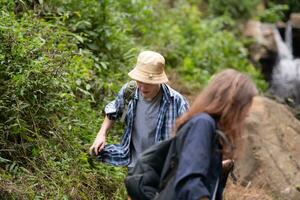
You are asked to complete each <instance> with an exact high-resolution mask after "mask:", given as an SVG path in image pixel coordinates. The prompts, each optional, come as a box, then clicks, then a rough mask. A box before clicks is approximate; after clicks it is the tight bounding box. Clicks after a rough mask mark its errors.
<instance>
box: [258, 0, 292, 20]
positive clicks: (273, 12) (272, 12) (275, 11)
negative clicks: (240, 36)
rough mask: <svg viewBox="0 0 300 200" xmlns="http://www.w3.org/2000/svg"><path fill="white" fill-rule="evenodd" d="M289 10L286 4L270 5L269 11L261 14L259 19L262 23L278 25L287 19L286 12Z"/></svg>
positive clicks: (266, 10)
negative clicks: (277, 23)
mask: <svg viewBox="0 0 300 200" xmlns="http://www.w3.org/2000/svg"><path fill="white" fill-rule="evenodd" d="M288 9H289V7H288V5H286V4H283V5H282V4H274V3H271V2H270V3H269V6H268V8H267V9H265V10H264V11H262V12H261V13H259V15H258V19H259V20H260V21H262V22H269V23H276V22H278V21H281V20H283V19H284V18H285V12H286V11H287V10H288Z"/></svg>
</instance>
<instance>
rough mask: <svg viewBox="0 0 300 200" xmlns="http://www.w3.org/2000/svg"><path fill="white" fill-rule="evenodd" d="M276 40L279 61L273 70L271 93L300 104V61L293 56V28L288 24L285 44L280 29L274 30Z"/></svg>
mask: <svg viewBox="0 0 300 200" xmlns="http://www.w3.org/2000/svg"><path fill="white" fill-rule="evenodd" d="M273 33H274V38H275V42H276V45H277V49H278V59H277V62H276V65H275V66H274V68H273V73H272V81H271V86H270V91H271V92H272V93H273V94H275V95H277V96H279V97H281V98H283V99H287V98H289V99H292V100H293V101H294V103H295V104H297V105H299V104H300V59H294V58H293V54H292V42H293V41H292V26H291V24H290V22H288V23H287V27H286V31H285V42H284V41H283V40H282V38H281V36H280V34H279V31H278V29H274V31H273Z"/></svg>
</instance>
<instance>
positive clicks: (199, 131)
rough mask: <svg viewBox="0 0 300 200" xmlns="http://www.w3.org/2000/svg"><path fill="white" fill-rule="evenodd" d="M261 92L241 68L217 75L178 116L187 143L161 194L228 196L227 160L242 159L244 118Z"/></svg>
mask: <svg viewBox="0 0 300 200" xmlns="http://www.w3.org/2000/svg"><path fill="white" fill-rule="evenodd" d="M256 95H257V89H256V87H255V85H254V83H253V82H252V81H251V79H250V78H249V77H248V76H247V75H245V74H243V73H240V72H238V71H236V70H233V69H226V70H224V71H221V72H220V73H218V74H217V75H215V77H213V79H212V80H211V81H210V83H209V84H208V86H207V87H206V88H204V90H203V91H202V92H201V93H200V94H199V96H198V97H197V98H196V99H195V101H194V103H193V104H192V106H191V107H190V109H189V110H188V111H187V112H186V113H185V114H183V115H182V116H181V117H180V118H179V119H178V120H177V122H176V128H177V130H178V131H177V136H176V137H178V139H179V141H180V146H181V148H180V149H181V150H180V152H179V156H178V164H177V169H176V172H175V175H174V177H173V178H172V179H171V180H170V181H169V183H168V184H167V188H165V189H164V190H162V191H161V192H162V193H165V194H162V193H161V194H159V196H167V197H168V198H167V199H182V200H190V199H197V200H199V199H201V200H202V199H210V200H219V199H222V193H223V189H224V187H225V184H224V182H223V181H222V180H220V179H221V178H222V160H223V159H224V158H226V159H236V157H237V153H238V151H239V150H240V146H241V136H242V131H243V127H244V126H243V125H244V121H245V118H246V117H247V115H248V112H249V109H250V107H251V104H252V100H253V97H254V96H256ZM183 129H184V130H185V131H184V132H182V131H181V130H183ZM219 132H222V134H220V133H219ZM218 133H219V134H218ZM220 135H222V137H221V136H220ZM178 139H177V140H178ZM170 189H171V190H172V191H173V192H170ZM169 194H172V195H171V196H172V197H171V196H170V195H169ZM164 199H165V198H164Z"/></svg>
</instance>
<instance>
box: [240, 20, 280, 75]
mask: <svg viewBox="0 0 300 200" xmlns="http://www.w3.org/2000/svg"><path fill="white" fill-rule="evenodd" d="M243 34H244V35H245V36H246V37H248V38H252V39H254V43H252V44H251V45H250V47H249V53H250V59H251V61H252V62H253V63H254V65H255V66H256V67H261V71H262V73H263V74H264V76H265V78H266V80H270V78H271V73H272V70H273V66H274V64H275V61H276V56H277V46H276V44H275V40H274V36H273V25H271V24H263V23H261V22H259V21H253V20H251V21H248V22H247V23H246V25H245V27H244V31H243Z"/></svg>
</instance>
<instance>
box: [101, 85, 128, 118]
mask: <svg viewBox="0 0 300 200" xmlns="http://www.w3.org/2000/svg"><path fill="white" fill-rule="evenodd" d="M126 87H127V83H126V84H125V85H123V87H122V88H121V90H120V91H119V93H118V95H117V97H116V98H115V100H113V101H111V102H110V103H108V104H107V105H106V106H105V109H104V111H105V114H106V115H107V117H108V119H110V120H117V119H120V117H121V116H122V113H123V111H124V108H125V102H124V92H125V88H126Z"/></svg>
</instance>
